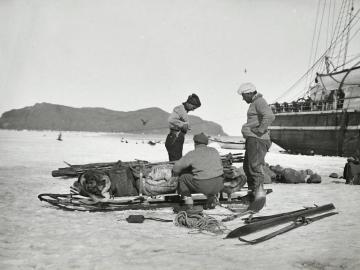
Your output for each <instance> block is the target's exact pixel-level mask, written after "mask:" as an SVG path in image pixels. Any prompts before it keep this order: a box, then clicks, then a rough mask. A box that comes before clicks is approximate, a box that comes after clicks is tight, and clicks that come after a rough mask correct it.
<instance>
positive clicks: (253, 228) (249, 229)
mask: <svg viewBox="0 0 360 270" xmlns="http://www.w3.org/2000/svg"><path fill="white" fill-rule="evenodd" d="M333 209H335V206H334V205H333V204H332V203H331V204H325V205H323V206H318V207H314V208H313V209H306V210H304V211H303V212H302V213H301V214H300V213H292V214H289V215H285V216H280V217H275V218H270V219H267V220H261V221H258V222H255V223H251V224H246V225H244V226H241V227H238V228H236V229H234V230H232V231H231V232H230V233H229V234H228V235H227V236H226V237H225V238H237V237H241V236H244V235H248V234H250V233H253V232H257V231H260V230H264V229H267V228H270V227H273V226H277V225H280V224H284V223H286V222H289V221H293V220H295V219H297V218H298V217H300V216H304V217H306V216H312V215H316V214H319V213H323V212H327V211H330V210H333Z"/></svg>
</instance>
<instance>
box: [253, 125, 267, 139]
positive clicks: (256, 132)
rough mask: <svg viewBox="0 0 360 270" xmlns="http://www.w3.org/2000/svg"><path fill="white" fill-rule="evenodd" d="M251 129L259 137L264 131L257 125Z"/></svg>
mask: <svg viewBox="0 0 360 270" xmlns="http://www.w3.org/2000/svg"><path fill="white" fill-rule="evenodd" d="M251 131H252V133H254V134H255V135H256V136H258V137H261V136H262V135H264V134H265V132H266V131H263V130H260V129H259V128H258V127H254V128H252V129H251Z"/></svg>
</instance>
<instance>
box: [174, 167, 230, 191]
mask: <svg viewBox="0 0 360 270" xmlns="http://www.w3.org/2000/svg"><path fill="white" fill-rule="evenodd" d="M223 188H224V178H223V177H222V176H218V177H214V178H210V179H194V176H193V175H192V174H191V173H185V174H182V175H180V176H179V186H178V192H179V194H180V195H182V196H187V197H190V196H191V194H192V193H203V194H205V195H206V196H208V197H209V196H214V195H216V194H218V193H219V192H220V191H221V190H222V189H223Z"/></svg>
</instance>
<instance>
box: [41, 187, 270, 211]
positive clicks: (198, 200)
mask: <svg viewBox="0 0 360 270" xmlns="http://www.w3.org/2000/svg"><path fill="white" fill-rule="evenodd" d="M266 191H267V193H271V192H272V189H267V190H266ZM242 194H244V193H243V192H236V193H233V194H232V196H231V200H228V199H227V198H224V199H220V200H219V202H220V204H221V205H223V204H224V205H228V204H242V205H244V206H246V205H248V204H249V197H248V195H247V194H246V195H242ZM192 197H193V199H194V205H203V206H204V205H205V204H206V201H207V200H206V196H205V195H203V194H193V195H192ZM38 198H39V200H40V201H44V202H47V203H49V204H51V205H52V206H55V207H57V208H59V209H62V210H67V211H86V212H110V211H124V210H154V209H159V208H166V207H175V206H179V205H183V204H184V202H183V200H182V199H181V197H180V195H178V194H164V195H158V196H153V197H147V196H133V197H116V198H113V199H110V200H108V201H106V202H94V201H92V200H91V199H90V198H88V197H84V196H81V195H73V194H52V193H42V194H40V195H38Z"/></svg>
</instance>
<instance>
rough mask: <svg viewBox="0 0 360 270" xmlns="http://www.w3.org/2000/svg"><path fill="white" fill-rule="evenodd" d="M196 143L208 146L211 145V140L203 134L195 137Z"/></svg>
mask: <svg viewBox="0 0 360 270" xmlns="http://www.w3.org/2000/svg"><path fill="white" fill-rule="evenodd" d="M194 143H195V145H197V144H204V145H207V144H208V143H209V138H208V136H206V135H205V134H204V133H203V132H201V133H199V134H196V135H194Z"/></svg>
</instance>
